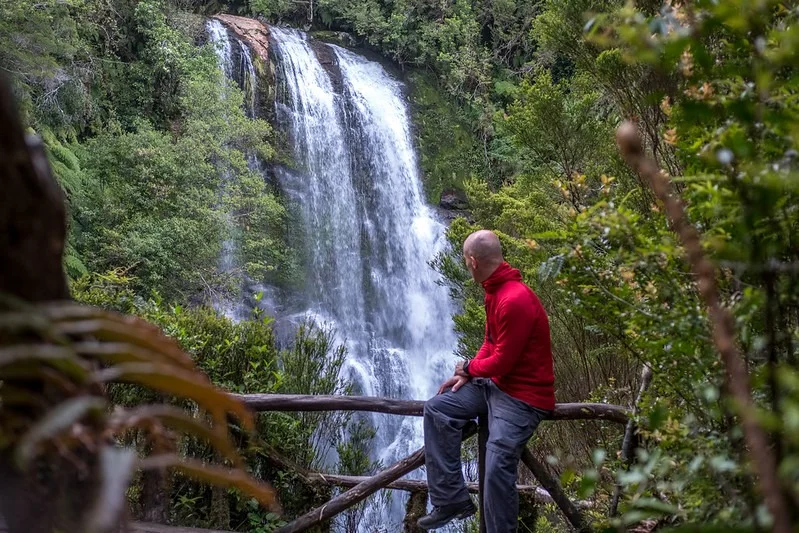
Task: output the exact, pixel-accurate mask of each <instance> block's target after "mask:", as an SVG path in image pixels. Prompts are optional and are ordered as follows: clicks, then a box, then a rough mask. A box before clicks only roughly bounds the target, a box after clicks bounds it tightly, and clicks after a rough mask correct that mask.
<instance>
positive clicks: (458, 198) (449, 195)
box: [438, 189, 469, 211]
mask: <svg viewBox="0 0 799 533" xmlns="http://www.w3.org/2000/svg"><path fill="white" fill-rule="evenodd" d="M438 205H439V206H440V207H442V208H444V209H450V210H454V211H459V210H463V209H466V208H468V207H469V198H468V197H467V196H466V193H465V192H463V191H459V190H456V189H447V190H445V191H444V192H442V193H441V200H440V201H439V202H438Z"/></svg>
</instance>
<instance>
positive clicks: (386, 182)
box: [272, 28, 456, 531]
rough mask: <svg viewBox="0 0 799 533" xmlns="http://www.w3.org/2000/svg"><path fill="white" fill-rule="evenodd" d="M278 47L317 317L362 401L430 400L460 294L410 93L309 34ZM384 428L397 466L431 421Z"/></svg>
mask: <svg viewBox="0 0 799 533" xmlns="http://www.w3.org/2000/svg"><path fill="white" fill-rule="evenodd" d="M272 37H273V39H274V41H275V44H276V46H275V52H276V56H277V65H278V68H277V78H278V87H279V91H278V98H277V101H276V111H277V119H278V122H279V124H280V125H281V126H282V127H283V128H285V130H286V131H287V133H288V136H289V139H290V142H291V146H292V150H293V153H294V158H295V163H296V169H294V170H291V171H283V172H279V173H278V174H279V178H280V181H281V184H282V186H283V188H284V190H285V191H287V192H288V193H289V194H290V195H291V197H292V198H293V199H294V200H295V202H296V203H297V205H298V206H299V207H300V210H301V212H302V220H303V224H304V228H303V230H304V235H305V239H304V240H305V244H306V246H307V250H306V252H307V256H308V261H307V264H308V272H307V274H308V275H307V289H306V294H305V297H306V299H305V303H306V306H307V312H309V313H311V314H312V315H314V316H316V317H317V318H318V319H319V320H321V321H324V322H327V323H329V324H332V325H333V326H334V327H335V328H336V329H337V331H338V333H339V335H340V336H341V337H342V338H345V339H346V343H347V347H348V350H349V356H348V360H347V366H346V370H347V372H349V374H350V376H351V377H352V378H353V379H354V380H355V381H356V383H357V384H358V385H359V386H360V388H361V389H362V390H361V391H360V392H361V393H362V394H368V395H375V396H386V397H392V398H415V399H426V398H429V397H430V396H432V395H433V394H434V393H435V391H436V388H437V387H438V385H439V384H440V381H441V379H442V378H443V377H445V375H446V373H447V372H448V371H449V370H450V365H451V364H452V362H453V358H452V351H453V348H454V346H455V344H456V338H455V335H454V333H453V330H452V326H451V318H450V317H451V316H452V311H453V310H452V307H451V302H450V300H449V296H448V293H447V291H446V289H445V288H444V287H442V286H440V285H439V284H438V283H437V280H438V275H437V273H436V272H435V271H434V270H433V269H432V268H431V267H430V266H429V264H428V262H429V261H430V260H432V259H433V258H434V257H435V256H436V254H437V253H438V252H439V251H440V250H442V249H443V247H444V246H445V239H444V227H443V225H442V224H441V223H440V222H439V221H437V220H436V217H435V216H434V214H433V213H432V211H431V210H430V208H429V207H428V206H427V205H426V204H425V202H424V197H423V194H422V187H421V180H420V176H419V172H418V165H417V160H416V155H415V152H414V148H413V143H412V138H411V132H410V123H409V117H408V110H407V106H406V104H405V102H404V96H403V92H402V86H401V84H400V83H399V82H397V81H396V80H395V79H393V78H392V77H391V76H389V74H388V73H387V72H386V70H385V69H384V68H383V67H382V66H381V65H380V64H378V63H375V62H373V61H368V60H366V59H365V58H363V57H361V56H358V55H356V54H354V53H352V52H350V51H348V50H345V49H343V48H340V47H337V46H334V45H328V44H323V43H315V44H314V45H313V46H312V43H311V41H309V40H308V38H307V36H306V35H305V34H303V33H301V32H299V31H295V30H288V29H282V28H272ZM314 48H316V52H315V50H314ZM320 53H321V54H323V55H325V60H326V63H327V68H325V67H324V66H323V64H322V62H321V61H320V59H319V57H318V55H319V54H320ZM331 58H332V59H333V61H331ZM373 423H374V425H375V427H376V429H377V436H376V442H375V458H377V459H380V460H381V461H382V462H383V463H384V464H386V465H388V464H391V463H393V462H395V461H396V460H398V459H400V458H402V457H404V456H406V455H408V454H409V453H411V452H413V451H414V450H415V449H417V448H418V447H420V446H421V445H422V443H423V433H422V424H421V420H420V419H417V418H411V417H396V416H390V415H376V416H375V417H374V419H373ZM371 512H373V513H382V514H383V516H379V517H373V519H374V518H376V522H377V523H386V522H387V521H388V520H389V519H391V520H401V518H402V513H403V502H402V501H401V498H399V497H395V498H394V499H393V501H392V505H391V508H390V509H388V510H382V511H381V510H377V509H372V511H371ZM385 512H388V513H389V516H385V514H384V513H385ZM365 522H366V523H368V522H369V520H366V521H365ZM387 530H388V531H392V530H393V529H391V527H389V528H388V529H387Z"/></svg>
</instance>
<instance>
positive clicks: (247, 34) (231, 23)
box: [213, 15, 269, 63]
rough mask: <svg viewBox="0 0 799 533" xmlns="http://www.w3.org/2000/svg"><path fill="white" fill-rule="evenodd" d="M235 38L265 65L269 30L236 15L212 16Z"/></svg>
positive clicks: (253, 21)
mask: <svg viewBox="0 0 799 533" xmlns="http://www.w3.org/2000/svg"><path fill="white" fill-rule="evenodd" d="M213 18H215V19H217V20H218V21H220V22H221V23H222V24H224V25H225V26H226V27H227V28H228V29H229V30H230V31H232V32H233V33H235V34H236V36H237V37H238V38H239V39H241V40H242V41H244V42H245V43H247V44H248V45H250V48H252V51H253V52H255V53H256V55H258V57H260V58H261V60H262V61H263V62H264V63H266V61H267V59H268V58H269V29H268V28H267V27H266V26H265V25H264V24H262V23H261V22H259V21H257V20H255V19H251V18H247V17H237V16H236V15H214V17H213Z"/></svg>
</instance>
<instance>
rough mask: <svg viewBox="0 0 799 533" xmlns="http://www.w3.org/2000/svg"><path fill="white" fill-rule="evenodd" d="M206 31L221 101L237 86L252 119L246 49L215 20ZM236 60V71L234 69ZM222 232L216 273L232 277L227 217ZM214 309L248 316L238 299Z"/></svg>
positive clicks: (254, 84) (225, 173)
mask: <svg viewBox="0 0 799 533" xmlns="http://www.w3.org/2000/svg"><path fill="white" fill-rule="evenodd" d="M206 31H207V32H208V36H209V40H210V42H211V43H212V44H213V45H214V48H215V51H216V56H217V62H218V64H219V68H220V69H221V70H222V72H223V73H224V78H223V80H222V83H221V84H220V87H219V91H220V95H221V96H222V98H227V97H228V96H227V95H228V91H229V88H228V80H232V81H235V82H236V83H238V85H239V87H240V88H241V90H242V91H243V92H244V111H245V113H246V114H247V116H248V117H250V118H255V116H256V104H255V102H256V96H257V91H258V78H257V76H256V74H255V67H254V65H253V62H252V53H251V51H250V48H249V47H248V46H247V45H246V44H245V43H243V42H241V41H240V40H239V39H236V38H234V37H232V36H231V35H230V32H228V30H227V28H225V25H224V24H222V23H221V22H220V21H218V20H216V19H209V20H208V21H207V23H206ZM236 58H238V67H237V65H236ZM248 159H249V165H250V168H256V167H257V165H258V161H257V158H256V156H255V155H254V154H250V155H248ZM220 171H221V173H222V178H223V179H222V190H220V196H222V195H223V194H224V188H225V185H226V184H227V183H228V182H229V181H230V178H231V173H230V169H229V168H227V167H222V168H221V169H220ZM222 216H223V218H224V222H225V227H226V230H227V232H228V234H229V237H228V238H226V239H225V240H224V241H223V242H222V253H221V256H220V258H219V269H220V271H221V272H222V273H225V274H232V273H235V271H237V270H241V265H240V264H239V260H238V257H237V255H238V251H239V250H238V246H237V244H236V240H235V238H234V236H233V234H234V233H235V225H234V223H233V219H232V217H231V214H230V213H227V212H225V213H223V214H222ZM214 306H215V308H216V309H217V310H218V311H219V312H221V313H222V314H224V315H225V316H226V317H228V318H230V319H233V320H239V319H241V318H242V317H244V316H246V315H247V313H248V309H247V306H246V305H245V303H244V299H243V298H242V297H236V298H227V297H222V296H217V297H215V298H214Z"/></svg>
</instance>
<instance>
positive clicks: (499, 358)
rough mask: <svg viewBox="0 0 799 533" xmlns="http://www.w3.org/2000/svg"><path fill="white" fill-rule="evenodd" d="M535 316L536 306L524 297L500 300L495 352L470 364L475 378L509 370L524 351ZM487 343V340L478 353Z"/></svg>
mask: <svg viewBox="0 0 799 533" xmlns="http://www.w3.org/2000/svg"><path fill="white" fill-rule="evenodd" d="M535 319H536V316H535V310H534V308H533V307H532V306H530V305H529V304H526V302H524V301H523V300H521V299H517V298H513V299H509V300H505V301H502V302H500V303H499V305H498V307H497V316H496V321H495V322H496V324H497V331H496V332H494V345H493V351H492V353H491V354H490V355H488V356H486V357H481V358H477V357H475V359H474V360H473V361H472V362H471V363H469V374H471V375H472V376H474V377H481V378H494V377H499V376H504V375H505V374H507V373H508V372H510V370H511V369H512V368H513V366H514V365H515V364H516V361H518V360H519V357H520V356H521V355H522V353H523V352H524V348H525V346H526V345H527V341H528V340H529V338H530V331H531V326H532V324H533V321H534V320H535ZM486 342H487V341H486ZM485 346H486V344H485V343H484V344H483V348H481V349H480V352H478V355H480V353H481V352H482V351H483V349H484V348H485ZM489 346H490V345H489Z"/></svg>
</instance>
